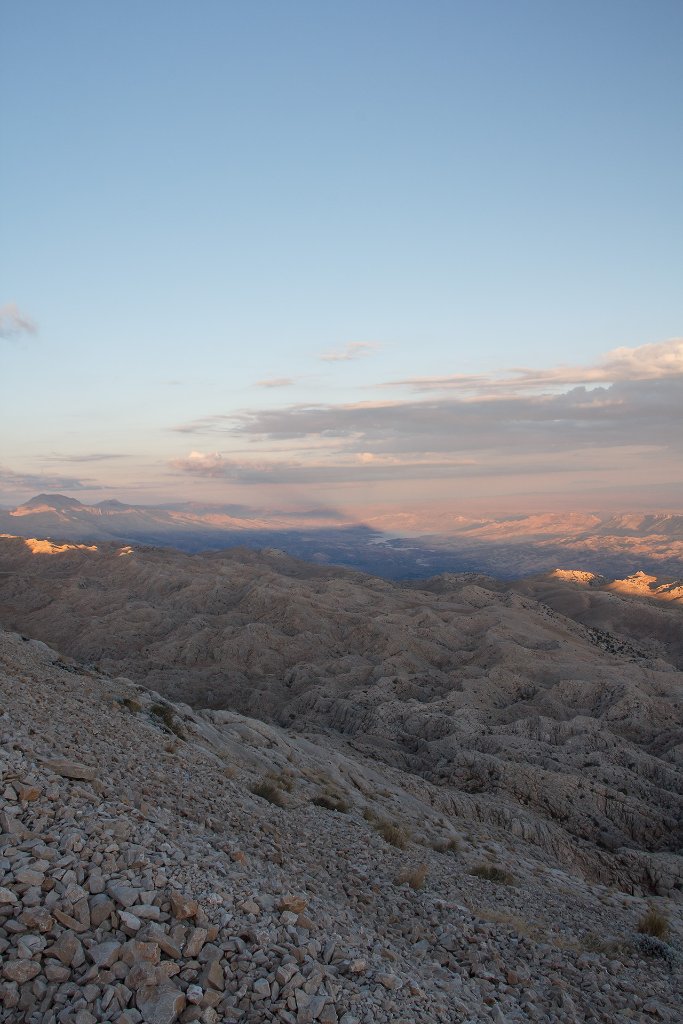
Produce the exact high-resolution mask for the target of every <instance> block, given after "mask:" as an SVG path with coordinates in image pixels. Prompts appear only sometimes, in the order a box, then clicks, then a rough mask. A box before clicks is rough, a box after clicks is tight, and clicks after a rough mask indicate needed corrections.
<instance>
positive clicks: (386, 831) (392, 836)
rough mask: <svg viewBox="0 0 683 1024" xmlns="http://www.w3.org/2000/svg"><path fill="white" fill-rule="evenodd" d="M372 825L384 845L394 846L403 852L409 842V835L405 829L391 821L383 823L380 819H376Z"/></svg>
mask: <svg viewBox="0 0 683 1024" xmlns="http://www.w3.org/2000/svg"><path fill="white" fill-rule="evenodd" d="M374 824H375V828H376V829H377V831H378V832H379V834H380V835H381V837H382V839H384V841H385V842H386V843H390V844H391V846H395V847H397V849H399V850H405V848H406V846H407V845H408V843H409V842H410V833H409V832H408V830H407V829H405V828H403V827H402V826H401V825H396V824H395V823H394V822H392V821H383V820H382V819H378V820H377V821H375V823H374Z"/></svg>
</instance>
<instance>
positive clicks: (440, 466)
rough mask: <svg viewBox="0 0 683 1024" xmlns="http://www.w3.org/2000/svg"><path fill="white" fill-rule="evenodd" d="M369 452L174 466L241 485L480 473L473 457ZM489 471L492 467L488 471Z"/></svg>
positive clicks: (210, 456)
mask: <svg viewBox="0 0 683 1024" xmlns="http://www.w3.org/2000/svg"><path fill="white" fill-rule="evenodd" d="M365 455H367V453H362V454H361V455H360V456H359V457H354V458H352V459H348V460H346V461H337V462H336V463H335V462H327V463H325V462H319V461H318V462H305V461H303V460H302V461H294V460H286V459H282V460H274V459H273V460H266V461H258V460H237V459H232V458H230V457H229V456H225V455H223V454H222V453H221V452H197V451H194V452H190V454H189V455H188V456H186V457H185V458H180V459H173V460H172V461H171V463H170V467H171V469H173V470H175V471H176V472H179V473H183V474H189V475H191V476H198V477H203V478H205V479H210V480H230V481H232V482H233V483H240V484H318V485H321V484H334V483H359V482H370V481H381V480H406V479H422V480H428V479H432V478H434V477H444V476H451V475H452V474H453V471H454V470H456V469H463V470H465V471H466V472H468V473H474V474H477V473H480V472H481V471H482V470H481V467H479V466H477V465H476V463H474V461H473V460H471V459H470V460H453V459H447V458H442V459H440V460H437V461H435V460H431V459H414V460H412V461H410V462H407V461H405V460H403V459H401V458H397V457H385V458H379V457H373V458H372V459H367V458H364V457H363V456H365ZM486 472H488V470H486Z"/></svg>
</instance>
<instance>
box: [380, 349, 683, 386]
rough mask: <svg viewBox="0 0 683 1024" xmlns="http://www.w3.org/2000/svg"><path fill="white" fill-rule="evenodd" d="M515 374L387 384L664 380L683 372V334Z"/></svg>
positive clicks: (411, 379)
mask: <svg viewBox="0 0 683 1024" xmlns="http://www.w3.org/2000/svg"><path fill="white" fill-rule="evenodd" d="M508 372H509V374H512V376H495V375H492V376H482V375H474V374H457V373H456V374H451V375H447V376H437V377H408V378H404V379H403V380H395V381H387V382H385V383H384V384H383V385H382V386H383V387H387V388H394V387H408V388H410V389H411V390H413V391H418V392H419V391H422V392H429V391H460V392H462V393H472V394H487V393H489V394H496V393H500V392H506V393H511V394H514V393H519V392H528V391H529V390H537V389H543V388H554V389H557V388H558V387H562V386H565V387H566V386H570V385H573V384H574V385H576V384H613V383H616V382H618V381H638V380H641V381H646V380H661V379H663V378H665V377H671V376H677V375H683V338H672V339H670V340H669V341H663V342H657V343H654V344H650V345H639V346H637V347H636V348H615V349H612V351H611V352H608V353H607V355H605V356H604V357H603V358H602V359H601V360H599V361H598V362H597V363H595V364H594V365H589V366H558V367H553V368H551V369H549V370H531V369H528V368H525V367H520V368H514V369H511V370H510V371H508Z"/></svg>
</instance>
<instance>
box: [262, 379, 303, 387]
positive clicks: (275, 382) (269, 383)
mask: <svg viewBox="0 0 683 1024" xmlns="http://www.w3.org/2000/svg"><path fill="white" fill-rule="evenodd" d="M295 383H296V382H295V380H294V378H293V377H266V378H265V379H264V380H257V381H256V387H257V388H291V387H292V385H293V384H295Z"/></svg>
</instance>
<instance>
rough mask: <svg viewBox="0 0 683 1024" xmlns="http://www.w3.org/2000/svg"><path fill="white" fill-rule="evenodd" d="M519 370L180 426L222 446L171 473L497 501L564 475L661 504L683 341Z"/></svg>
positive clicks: (678, 458) (678, 461) (681, 456)
mask: <svg viewBox="0 0 683 1024" xmlns="http://www.w3.org/2000/svg"><path fill="white" fill-rule="evenodd" d="M514 372H515V374H516V376H508V377H506V378H500V379H498V380H497V381H495V382H494V384H495V386H492V378H489V377H485V376H483V375H480V376H477V377H459V378H456V379H455V380H456V384H455V386H454V387H451V388H450V389H449V388H446V390H445V392H444V391H442V392H441V393H439V391H438V389H437V388H440V387H441V386H442V384H443V379H438V381H436V382H435V390H434V392H433V393H429V388H427V389H426V391H427V393H426V394H422V395H414V396H410V397H407V398H398V397H393V398H392V399H391V400H388V399H387V400H381V399H380V400H375V401H364V402H354V403H344V404H329V403H328V404H291V405H287V406H280V407H274V408H252V409H244V410H240V411H236V412H234V413H231V414H227V413H222V414H218V415H213V416H205V417H203V418H201V419H198V420H196V421H194V422H193V423H187V424H184V425H182V426H180V427H178V428H176V429H177V430H178V431H180V432H181V433H183V434H186V435H187V434H189V435H197V436H205V437H210V438H212V441H211V442H210V445H211V448H213V449H215V450H213V451H209V452H202V451H195V452H192V453H191V454H190V455H189V456H187V457H185V458H183V459H177V460H175V462H174V463H173V469H174V471H175V472H180V473H183V474H191V475H192V474H194V475H195V476H201V477H208V478H213V479H224V480H230V481H232V482H234V483H245V484H249V483H271V484H297V483H298V484H311V485H318V486H324V485H325V484H330V485H331V484H335V483H367V482H370V481H389V480H391V481H401V480H405V481H409V480H429V479H433V480H435V481H436V480H453V481H457V480H458V479H460V478H462V479H463V481H464V480H466V479H471V480H474V479H476V478H484V477H488V478H490V479H489V481H488V483H486V484H484V483H483V482H482V487H484V488H486V487H489V486H496V487H497V486H498V485H497V484H495V479H496V478H500V481H501V483H500V490H501V493H505V492H506V491H510V490H511V489H513V488H514V487H515V486H524V487H526V488H527V490H528V489H529V487H530V486H531V489H532V490H533V489H534V488H537V489H538V488H540V489H541V490H543V489H544V488H547V487H548V486H551V485H550V484H549V481H551V480H553V479H557V478H558V477H561V478H563V479H565V480H570V479H571V481H572V482H571V484H568V485H567V486H568V487H570V489H574V488H576V489H577V493H578V492H579V491H580V490H581V489H583V490H586V489H587V488H588V487H589V486H592V484H589V483H588V481H589V480H593V481H595V480H596V479H597V478H598V475H600V480H601V481H602V483H603V484H605V485H607V482H608V481H609V482H612V483H613V485H614V486H618V487H620V488H621V489H622V492H623V493H627V492H628V491H629V488H637V487H643V486H648V485H650V484H654V485H656V486H657V487H659V490H658V491H656V492H653V505H655V504H657V501H658V498H657V495H658V494H659V493H660V491H661V488H663V487H665V485H666V484H667V482H668V481H671V480H678V479H680V478H682V477H683V341H671V342H665V343H662V344H661V345H643V346H640V347H639V348H633V349H616V350H614V351H612V352H609V353H608V354H607V355H606V356H605V357H604V359H602V360H600V361H599V362H596V364H595V365H594V366H586V367H574V368H571V367H560V368H551V369H549V370H540V371H530V370H517V371H514ZM580 377H582V378H584V380H583V382H582V383H578V384H575V383H574V381H575V380H576V379H577V378H580ZM606 377H609V378H611V379H610V380H609V381H607V382H605V380H604V378H606ZM452 381H453V379H449V383H452ZM462 382H465V386H464V387H462V388H461V383H462ZM567 382H570V383H569V384H568V383H567ZM198 447H199V446H198ZM571 474H574V475H573V476H571ZM514 477H517V478H518V482H517V483H513V482H512V480H513V478H514ZM506 480H507V481H509V482H508V483H505V482H504V481H506ZM532 480H533V481H534V483H533V485H531V484H530V481H532ZM522 481H523V483H522ZM660 485H661V486H660ZM468 493H469V491H468ZM572 493H573V491H572ZM661 493H662V494H663V491H662V492H661ZM662 500H665V499H663V498H662ZM660 504H661V502H660Z"/></svg>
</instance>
